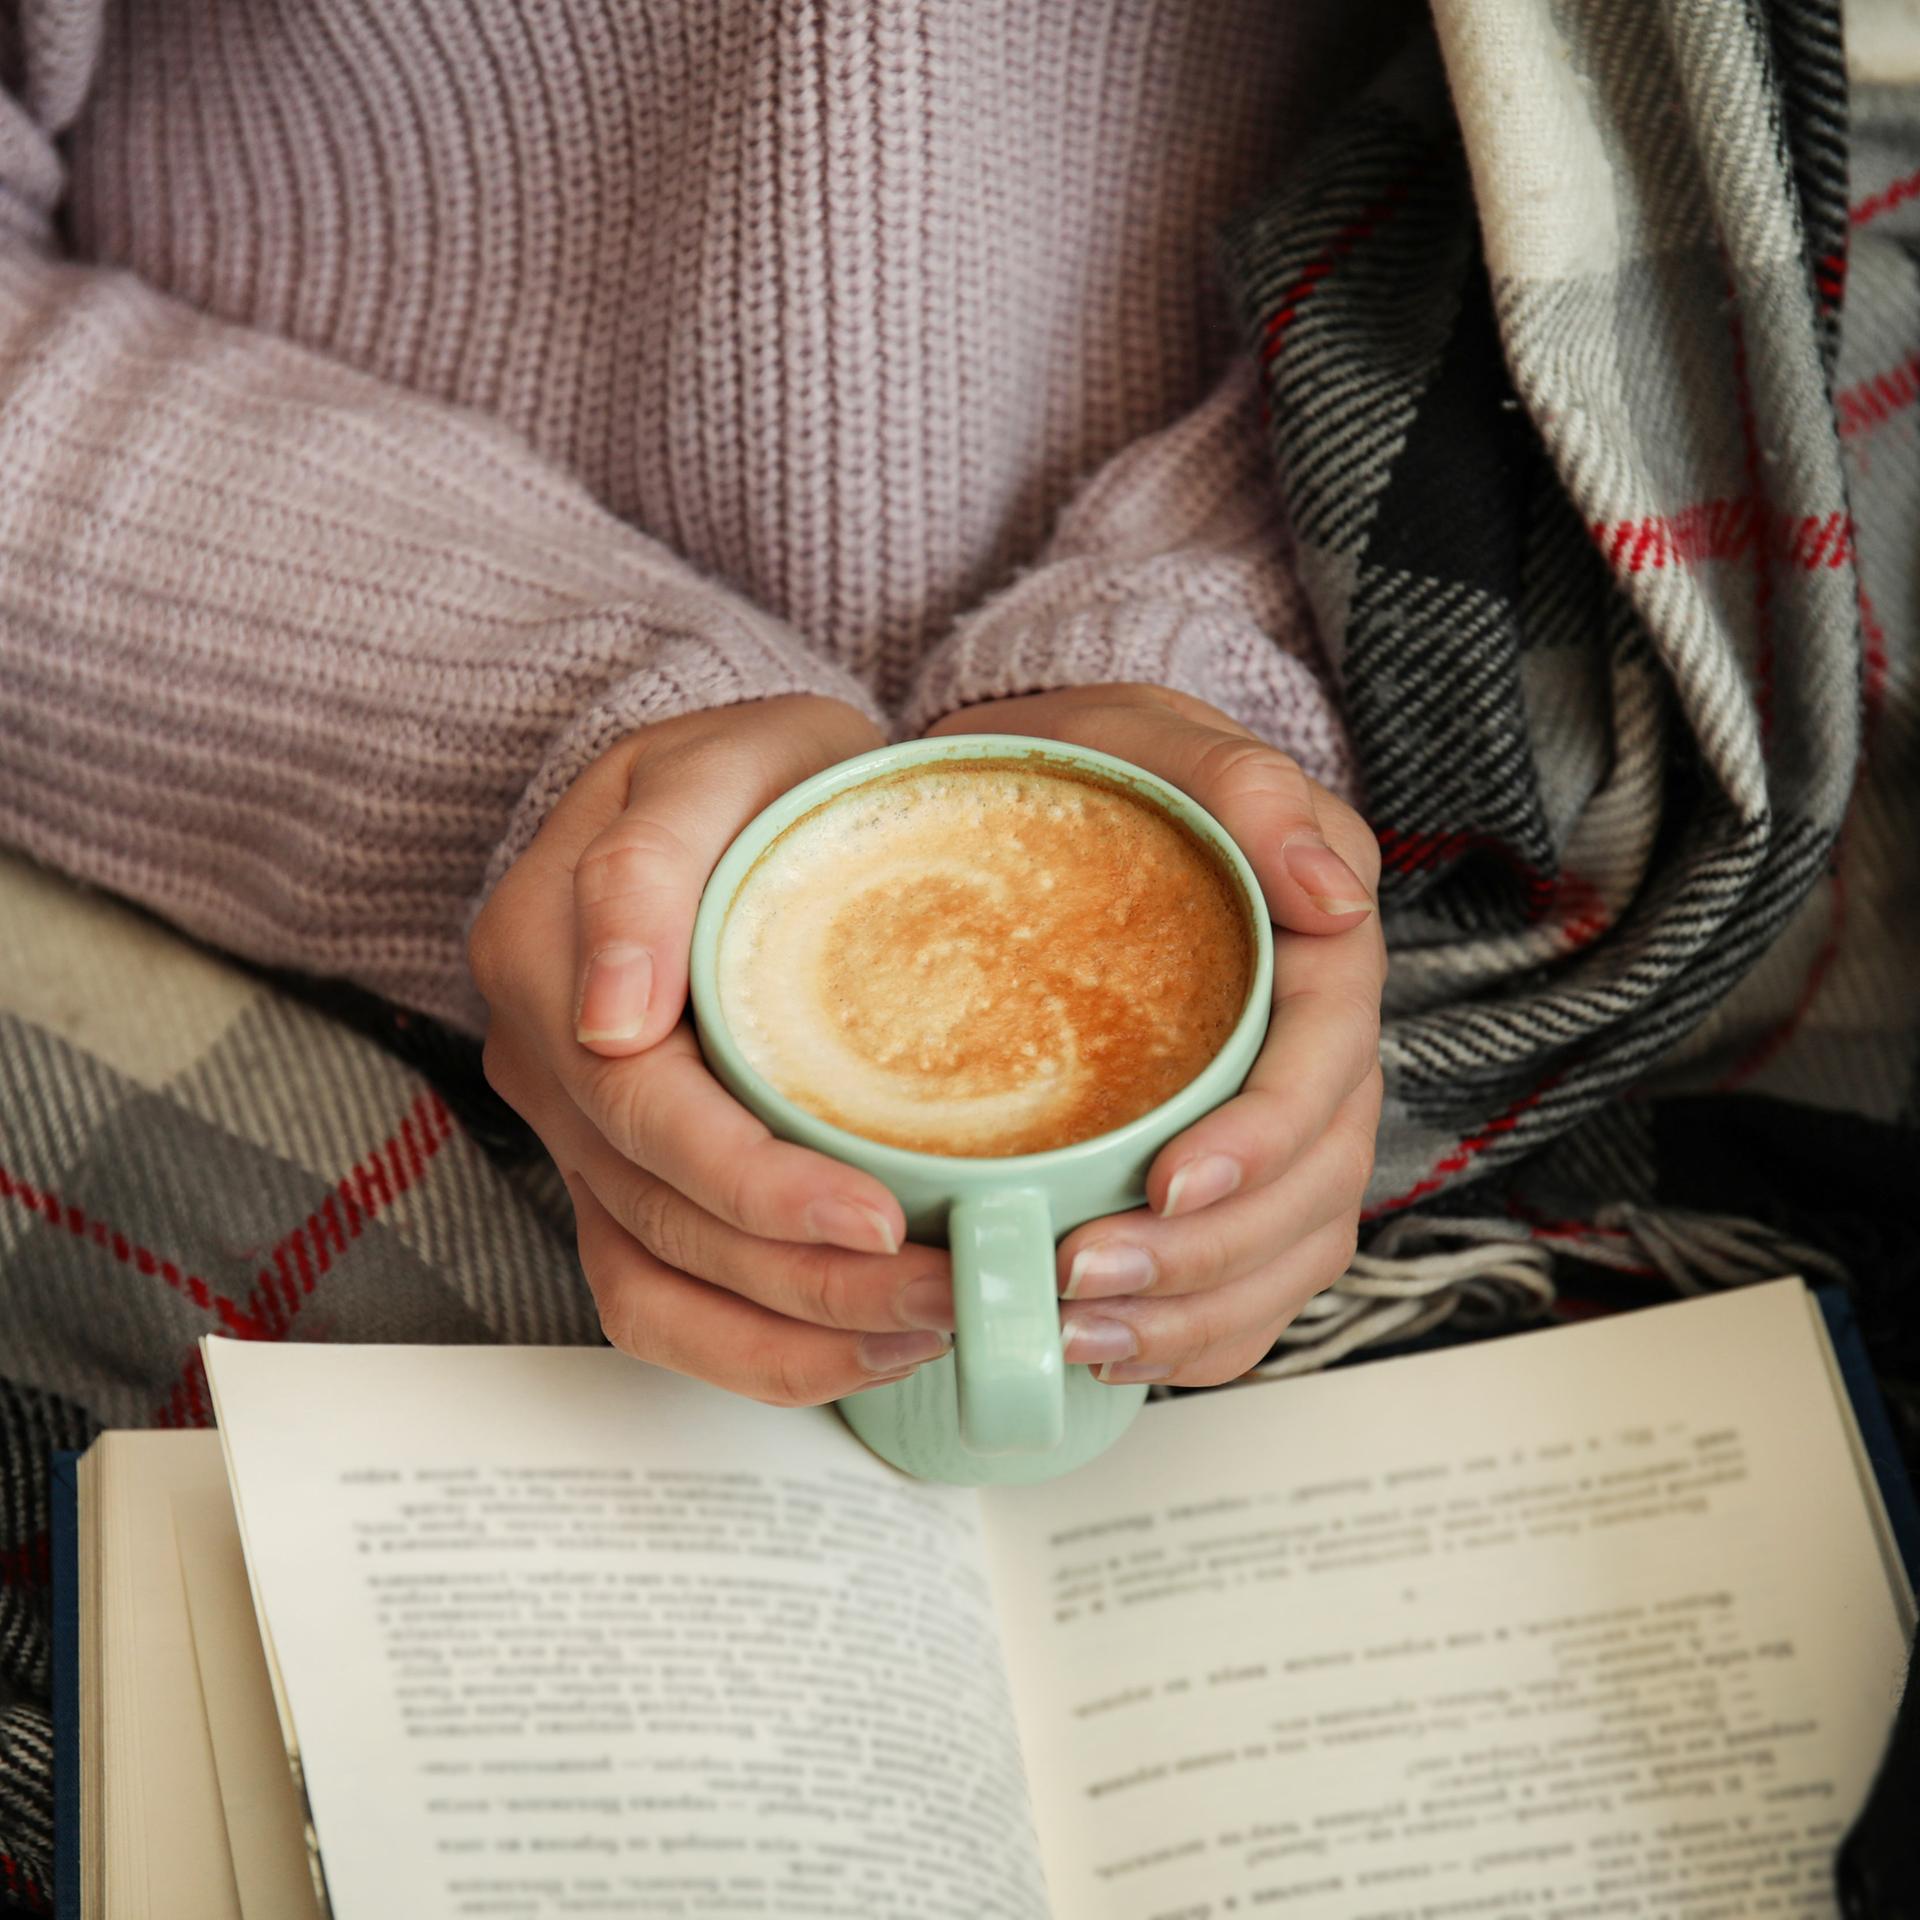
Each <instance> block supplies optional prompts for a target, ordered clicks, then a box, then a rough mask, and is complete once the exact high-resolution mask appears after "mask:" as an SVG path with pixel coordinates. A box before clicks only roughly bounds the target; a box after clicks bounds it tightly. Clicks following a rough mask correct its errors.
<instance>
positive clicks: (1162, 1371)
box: [1097, 1365, 1173, 1387]
mask: <svg viewBox="0 0 1920 1920" xmlns="http://www.w3.org/2000/svg"><path fill="white" fill-rule="evenodd" d="M1172 1371H1173V1369H1172V1368H1171V1367H1143V1366H1138V1365H1135V1366H1112V1367H1102V1368H1101V1369H1100V1371H1099V1374H1098V1376H1097V1377H1098V1378H1099V1379H1100V1380H1101V1381H1102V1382H1103V1383H1104V1384H1105V1385H1107V1386H1109V1387H1130V1386H1132V1385H1133V1383H1134V1382H1135V1381H1136V1380H1164V1379H1165V1378H1166V1377H1167V1375H1168V1374H1170V1373H1171V1372H1172Z"/></svg>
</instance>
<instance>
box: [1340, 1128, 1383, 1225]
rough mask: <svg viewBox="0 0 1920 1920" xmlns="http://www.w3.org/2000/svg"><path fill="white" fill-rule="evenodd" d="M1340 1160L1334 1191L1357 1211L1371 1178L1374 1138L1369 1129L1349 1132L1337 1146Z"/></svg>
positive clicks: (1349, 1206)
mask: <svg viewBox="0 0 1920 1920" xmlns="http://www.w3.org/2000/svg"><path fill="white" fill-rule="evenodd" d="M1339 1154H1340V1162H1339V1172H1338V1175H1337V1186H1336V1188H1335V1191H1336V1192H1337V1193H1338V1194H1339V1195H1340V1198H1341V1199H1342V1201H1343V1202H1344V1203H1345V1204H1346V1206H1347V1207H1348V1208H1350V1209H1352V1210H1354V1211H1358V1209H1359V1206H1360V1202H1361V1201H1362V1200H1363V1199H1364V1198H1365V1197H1366V1191H1367V1186H1368V1184H1369V1182H1371V1180H1372V1179H1373V1158H1374V1140H1373V1133H1372V1130H1371V1129H1367V1130H1365V1131H1361V1130H1359V1129H1355V1130H1353V1131H1351V1132H1349V1133H1348V1134H1347V1136H1346V1138H1345V1139H1344V1140H1342V1141H1341V1143H1340V1147H1339Z"/></svg>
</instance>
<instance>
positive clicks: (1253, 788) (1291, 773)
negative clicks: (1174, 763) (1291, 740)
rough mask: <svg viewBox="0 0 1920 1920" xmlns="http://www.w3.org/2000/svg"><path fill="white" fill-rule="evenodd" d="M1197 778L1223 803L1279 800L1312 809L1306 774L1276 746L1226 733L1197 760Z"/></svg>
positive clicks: (1195, 774) (1308, 809)
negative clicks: (1308, 795)
mask: <svg viewBox="0 0 1920 1920" xmlns="http://www.w3.org/2000/svg"><path fill="white" fill-rule="evenodd" d="M1194 777H1195V780H1196V781H1197V782H1198V783H1199V784H1200V785H1202V786H1203V787H1204V788H1205V789H1206V791H1207V792H1208V793H1209V794H1212V795H1215V796H1217V797H1218V798H1219V800H1220V802H1221V804H1222V805H1224V806H1227V807H1232V806H1234V805H1237V804H1238V805H1245V804H1248V803H1254V804H1261V803H1271V802H1279V803H1281V804H1287V805H1293V806H1296V807H1299V808H1300V809H1302V810H1303V811H1310V810H1311V809H1310V807H1309V805H1308V797H1307V782H1306V775H1305V774H1303V773H1302V772H1301V771H1300V769H1299V767H1298V765H1296V763H1295V762H1294V761H1292V760H1290V759H1289V758H1288V757H1287V756H1286V755H1285V754H1284V753H1282V752H1281V751H1280V750H1279V749H1278V748H1277V747H1270V746H1268V745H1267V744H1266V742H1265V741H1263V740H1252V739H1245V738H1242V737H1240V736H1238V735H1235V734H1230V733H1223V734H1219V735H1217V736H1216V737H1215V738H1213V739H1211V740H1209V741H1208V742H1207V743H1206V745H1205V746H1203V747H1202V748H1201V749H1200V751H1199V753H1198V754H1197V755H1196V756H1195V759H1194Z"/></svg>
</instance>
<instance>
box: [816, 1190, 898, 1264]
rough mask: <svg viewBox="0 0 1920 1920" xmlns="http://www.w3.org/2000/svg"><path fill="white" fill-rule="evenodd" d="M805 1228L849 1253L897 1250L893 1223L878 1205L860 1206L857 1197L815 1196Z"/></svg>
mask: <svg viewBox="0 0 1920 1920" xmlns="http://www.w3.org/2000/svg"><path fill="white" fill-rule="evenodd" d="M807 1231H808V1232H809V1233H810V1234H812V1235H813V1237H814V1238H815V1239H816V1240H824V1241H825V1242H826V1243H827V1244H828V1245H829V1246H834V1247H845V1248H847V1249H848V1250H849V1251H850V1252H852V1253H898V1252H899V1251H900V1241H899V1238H898V1237H897V1236H896V1234H895V1233H894V1231H893V1223H892V1222H891V1221H890V1220H889V1219H888V1218H887V1216H886V1215H885V1214H884V1213H882V1212H881V1211H880V1210H879V1209H878V1208H877V1207H863V1206H861V1205H860V1203H859V1202H858V1201H857V1200H816V1201H815V1202H814V1203H813V1205H812V1206H810V1207H809V1208H808V1209H807Z"/></svg>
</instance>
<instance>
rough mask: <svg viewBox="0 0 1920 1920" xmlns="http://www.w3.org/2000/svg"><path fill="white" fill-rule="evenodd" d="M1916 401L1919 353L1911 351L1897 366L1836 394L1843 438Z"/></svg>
mask: <svg viewBox="0 0 1920 1920" xmlns="http://www.w3.org/2000/svg"><path fill="white" fill-rule="evenodd" d="M1916 400H1920V353H1910V354H1908V355H1907V357H1906V358H1905V359H1904V360H1902V361H1901V362H1900V363H1899V365H1898V366H1893V367H1888V368H1887V369H1886V370H1885V371H1884V372H1882V373H1876V374H1872V375H1870V376H1869V377H1868V378H1867V379H1865V380H1856V381H1855V382H1854V384H1853V385H1852V386H1850V387H1842V388H1841V389H1840V391H1839V392H1838V393H1836V394H1835V395H1834V396H1833V411H1834V417H1835V419H1836V420H1837V421H1838V423H1839V428H1840V437H1841V438H1842V439H1843V440H1844V439H1847V438H1848V437H1850V436H1851V435H1853V434H1856V433H1867V432H1870V431H1871V430H1872V429H1873V428H1875V427H1877V426H1879V425H1881V424H1882V422H1884V421H1887V420H1891V419H1892V418H1893V416H1894V415H1895V414H1896V413H1901V412H1904V411H1905V410H1906V409H1907V408H1908V407H1910V406H1912V405H1913V403H1914V402H1915V401H1916Z"/></svg>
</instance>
